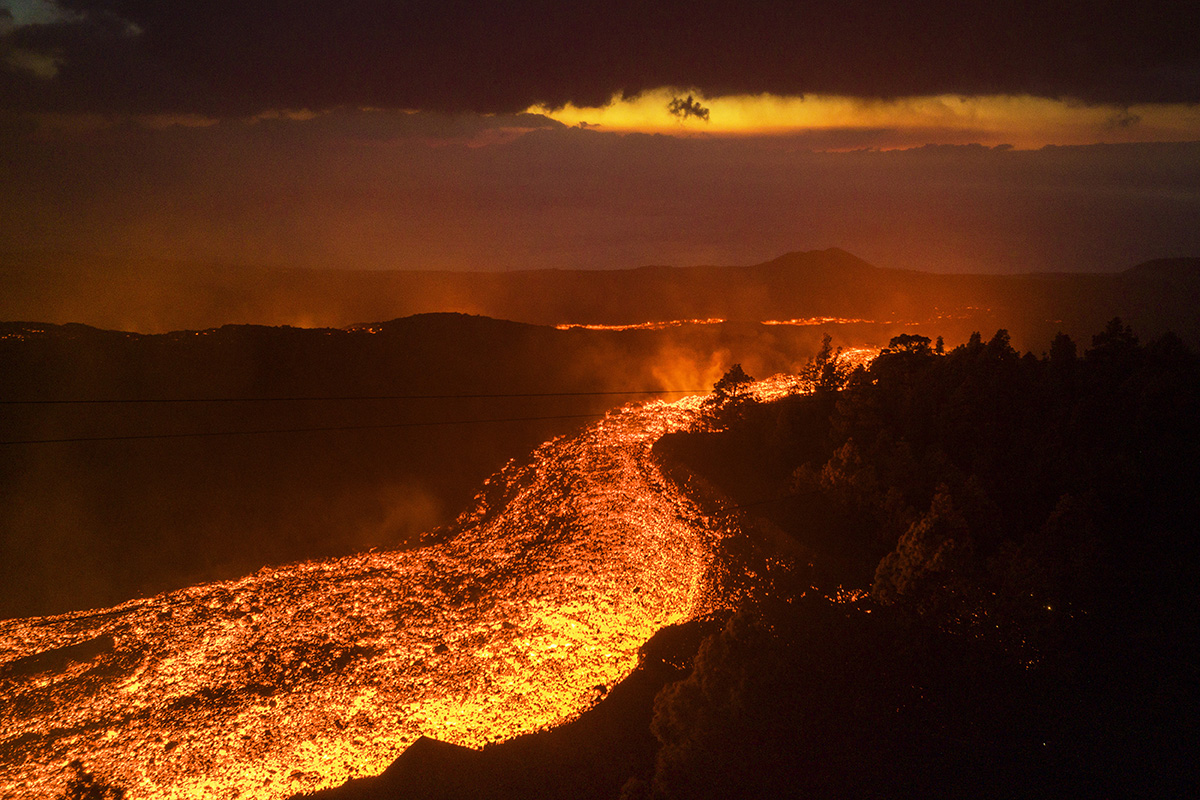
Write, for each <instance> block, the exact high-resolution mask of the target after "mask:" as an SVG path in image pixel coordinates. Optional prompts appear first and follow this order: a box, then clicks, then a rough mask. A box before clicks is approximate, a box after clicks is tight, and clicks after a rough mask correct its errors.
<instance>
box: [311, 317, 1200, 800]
mask: <svg viewBox="0 0 1200 800" xmlns="http://www.w3.org/2000/svg"><path fill="white" fill-rule="evenodd" d="M1080 350H1081V348H1080V347H1079V346H1078V345H1077V344H1076V343H1075V342H1073V341H1071V340H1070V339H1068V338H1067V337H1065V336H1060V337H1058V338H1056V339H1055V340H1054V341H1053V342H1052V343H1051V344H1050V347H1049V349H1048V351H1047V352H1046V353H1045V354H1043V355H1041V356H1035V355H1032V354H1025V355H1021V354H1019V353H1017V352H1016V351H1015V350H1014V349H1013V348H1012V347H1011V346H1010V345H1009V340H1008V337H1007V334H1006V333H1005V332H1004V331H1000V332H998V333H997V334H996V335H995V336H994V337H992V338H991V339H990V340H989V341H984V340H983V339H982V338H981V337H979V336H975V337H972V338H971V340H970V341H969V342H968V343H967V344H965V345H963V346H960V347H957V348H954V349H953V350H950V351H949V352H943V348H942V347H941V346H940V345H939V344H935V343H933V342H931V341H930V340H928V339H926V338H924V337H920V336H911V335H910V336H901V337H897V338H896V339H895V340H893V342H892V346H891V347H890V348H888V349H887V350H886V351H884V352H883V353H882V354H881V355H880V357H879V358H878V359H876V360H875V361H874V362H873V364H872V365H871V367H870V368H869V369H866V370H858V371H855V372H853V373H851V374H848V375H847V374H845V373H844V372H843V371H842V370H840V369H839V366H838V364H837V362H836V359H835V353H833V352H831V351H830V350H828V349H827V350H825V351H824V352H823V353H822V355H820V356H818V358H817V359H816V360H815V361H814V363H813V364H812V365H811V367H810V375H811V377H813V378H814V380H816V381H817V383H818V385H819V389H818V391H817V392H816V393H815V395H812V396H805V397H791V398H787V399H784V400H780V401H777V402H773V403H765V404H764V403H757V402H754V401H751V400H749V399H746V398H745V397H743V396H742V395H741V393H740V385H739V372H740V370H739V371H737V372H731V373H730V375H729V376H727V379H725V380H723V381H722V383H721V386H720V392H719V395H720V397H719V398H718V401H717V402H715V403H714V404H713V421H714V428H713V430H712V431H710V432H705V433H691V434H676V435H672V436H668V437H666V438H664V439H663V440H662V441H660V443H659V445H658V446H657V448H658V452H659V455H660V457H661V458H662V461H663V463H664V465H665V466H666V467H667V469H668V471H669V472H670V474H672V476H673V477H674V478H675V479H676V480H678V481H681V482H686V483H688V484H689V485H690V488H691V490H692V491H693V492H694V493H696V494H697V495H698V496H700V497H702V498H705V499H706V501H707V502H709V503H711V504H712V505H713V510H714V513H720V510H721V509H726V510H727V511H728V513H730V514H731V515H736V516H738V517H739V522H740V525H739V526H738V527H739V528H740V531H741V532H740V533H738V534H736V535H733V536H731V537H730V538H729V539H727V541H726V542H725V544H724V552H723V553H722V556H723V559H722V565H721V572H722V574H721V575H720V576H719V580H720V582H721V584H722V586H723V588H724V590H725V591H726V592H728V593H729V596H731V597H737V598H739V606H740V607H739V608H738V609H737V610H736V613H733V614H732V616H730V617H728V618H726V619H724V620H722V619H716V620H708V621H706V622H704V623H700V626H701V627H700V628H696V627H694V625H695V624H694V625H693V627H692V628H690V629H688V630H686V631H666V632H664V633H663V634H662V635H661V636H660V637H658V639H657V640H656V641H655V642H652V644H651V646H649V649H648V653H656V654H657V655H654V656H653V657H649V658H648V659H647V661H646V665H645V666H644V667H643V669H641V670H639V672H638V673H635V676H634V677H633V679H631V681H630V682H629V684H628V685H627V686H624V687H618V689H617V690H614V691H613V692H612V693H610V696H609V697H608V698H606V699H605V700H604V701H602V702H601V703H600V704H599V705H598V706H597V707H595V708H594V709H593V710H591V711H589V712H588V713H586V714H584V716H583V717H582V718H581V719H580V720H578V721H576V722H575V723H572V725H570V726H566V727H565V728H563V729H559V730H558V731H552V732H549V733H545V734H537V735H534V736H530V737H524V739H523V740H517V742H513V743H507V744H503V745H497V746H493V747H489V748H487V749H485V750H484V751H483V752H481V753H473V752H470V751H462V752H460V749H458V748H451V747H449V746H444V747H439V746H437V743H431V742H424V743H422V746H421V747H414V748H413V749H412V750H410V752H408V753H406V754H405V755H404V756H402V757H401V758H400V759H398V760H397V762H396V763H395V764H394V765H393V767H392V768H391V769H390V770H389V771H388V773H387V774H385V775H384V776H383V777H381V778H378V779H373V780H370V781H362V782H355V783H353V784H351V785H347V786H346V787H343V788H342V789H338V790H332V791H329V792H324V793H321V795H320V796H322V797H325V798H330V799H333V798H408V797H445V798H460V797H461V798H465V797H497V798H502V797H503V798H507V797H544V798H568V797H610V798H617V797H620V798H621V799H622V800H635V799H637V800H642V799H645V798H656V799H659V798H662V799H665V798H789V797H798V798H809V797H811V798H868V797H870V798H875V797H887V798H893V797H902V798H931V797H964V798H977V797H986V798H993V797H994V798H1009V797H1022V798H1024V797H1029V798H1034V797H1037V798H1042V797H1052V798H1059V797H1062V798H1078V797H1097V798H1099V797H1105V798H1120V797H1155V798H1163V797H1194V796H1196V793H1197V791H1198V790H1200V783H1198V778H1200V774H1198V772H1197V768H1196V764H1197V760H1196V756H1197V752H1196V751H1197V747H1196V741H1197V733H1200V731H1198V730H1197V728H1198V725H1197V722H1198V715H1197V709H1198V708H1200V705H1198V704H1197V700H1198V699H1200V698H1198V696H1197V695H1198V687H1200V682H1198V681H1197V674H1196V673H1197V665H1198V664H1200V661H1198V660H1197V655H1198V654H1197V641H1196V637H1195V632H1196V631H1197V630H1198V626H1197V622H1198V620H1197V611H1196V608H1195V602H1194V598H1195V587H1196V585H1197V582H1196V578H1197V574H1196V573H1197V568H1198V561H1197V555H1198V552H1197V550H1198V543H1197V535H1196V533H1197V530H1196V527H1197V526H1196V522H1195V520H1196V519H1197V513H1198V512H1200V508H1198V507H1197V506H1198V505H1200V503H1198V499H1197V496H1196V494H1195V492H1194V486H1193V484H1194V480H1195V475H1196V465H1197V463H1198V459H1200V360H1198V359H1197V357H1196V354H1195V353H1194V352H1192V351H1191V350H1189V349H1188V348H1187V347H1185V346H1184V345H1183V344H1182V343H1181V342H1180V341H1179V340H1178V339H1176V338H1174V337H1173V336H1170V335H1168V336H1164V337H1161V338H1158V339H1156V340H1154V341H1152V342H1149V343H1146V344H1142V343H1140V342H1139V341H1138V340H1137V338H1136V337H1135V336H1134V334H1133V332H1132V331H1131V330H1130V329H1129V328H1127V327H1125V326H1124V325H1123V324H1121V323H1120V322H1119V321H1116V320H1114V321H1113V322H1112V323H1110V324H1109V325H1108V327H1107V328H1106V329H1105V330H1104V331H1103V332H1102V333H1100V334H1099V335H1097V336H1095V337H1094V339H1093V340H1092V343H1091V347H1089V348H1086V350H1084V352H1080ZM704 626H708V627H707V630H708V631H709V635H708V636H707V637H706V638H705V639H704V641H703V643H702V644H701V645H700V646H699V648H698V650H693V649H692V647H693V646H694V644H688V642H689V638H690V641H691V642H693V643H694V641H695V636H696V634H697V633H698V632H699V633H703V632H704V630H705V627H704ZM667 651H669V652H671V653H672V655H671V656H670V658H667V659H665V660H664V658H663V656H662V653H663V652H667ZM690 653H695V655H694V657H692V658H691V659H688V658H687V656H688V654H690ZM689 660H690V670H689V669H688V668H687V667H688V663H687V662H688V661H689ZM667 662H670V663H673V664H683V666H684V669H683V670H682V671H680V670H668V669H665V668H664V666H663V665H664V664H666V663H667ZM655 690H657V694H656V695H655V696H654V700H653V703H652V705H651V702H650V699H649V698H650V696H651V695H654V691H655Z"/></svg>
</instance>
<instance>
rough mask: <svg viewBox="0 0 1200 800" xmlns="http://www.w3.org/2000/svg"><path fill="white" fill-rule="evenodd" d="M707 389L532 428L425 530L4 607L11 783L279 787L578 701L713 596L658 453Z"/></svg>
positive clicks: (692, 415)
mask: <svg viewBox="0 0 1200 800" xmlns="http://www.w3.org/2000/svg"><path fill="white" fill-rule="evenodd" d="M757 389H758V393H760V394H762V393H763V391H764V390H765V389H767V387H766V386H765V383H764V384H759V385H758V387H757ZM701 400H702V398H699V397H691V398H686V399H684V400H681V401H678V402H676V403H663V402H653V403H647V404H643V405H631V406H627V407H625V408H623V409H620V410H618V411H613V412H611V413H610V414H609V415H608V416H607V417H605V418H604V419H603V420H601V421H599V422H597V423H595V424H593V425H591V426H590V427H588V428H586V429H584V430H583V431H581V432H580V433H578V434H576V435H573V436H568V437H562V438H559V439H556V440H553V441H551V442H548V443H546V444H544V445H542V446H541V447H540V448H539V449H538V450H536V451H535V452H534V453H533V454H532V455H531V456H530V457H528V458H527V459H525V460H523V461H514V462H512V463H510V464H509V465H508V466H507V467H506V468H505V469H504V470H502V471H501V472H500V473H498V474H496V475H495V476H493V477H492V478H491V479H489V480H488V481H487V483H486V484H485V485H484V487H483V490H482V491H481V492H480V493H479V495H478V496H477V497H476V499H475V502H474V507H473V508H471V509H470V510H468V511H467V512H465V513H464V514H463V515H462V516H461V517H459V519H458V520H457V521H456V522H455V524H454V526H453V529H452V531H451V536H450V537H449V538H448V539H447V540H445V541H442V542H441V543H439V544H436V545H430V546H427V547H423V548H420V549H410V550H405V551H397V552H373V553H368V554H361V555H355V556H350V557H346V558H340V559H335V560H327V561H312V562H305V563H299V564H293V565H290V566H285V567H278V568H267V569H263V570H261V571H259V572H258V573H257V574H254V575H251V576H249V577H246V578H243V579H241V580H236V581H229V582H222V583H210V584H205V585H200V586H194V587H190V588H187V589H183V590H180V591H175V592H169V593H166V594H162V595H159V596H157V597H152V598H146V599H138V600H133V601H130V602H128V603H125V604H123V605H120V606H116V607H114V608H111V609H105V610H101V611H88V612H75V613H69V614H62V615H59V616H54V617H43V618H31V619H17V620H6V621H2V622H0V796H2V797H4V798H48V797H53V796H54V795H56V794H58V793H60V792H62V791H63V788H64V786H65V782H66V779H67V777H68V775H69V773H68V771H67V769H66V767H67V764H68V762H70V761H72V760H74V759H79V760H81V761H82V762H83V764H84V766H85V767H86V769H87V770H88V771H90V772H93V773H94V774H95V775H96V776H97V777H98V778H100V779H102V780H104V781H107V782H109V783H112V784H114V785H116V786H120V787H123V788H125V789H126V791H127V795H126V796H127V797H128V798H130V800H140V798H185V797H186V798H234V797H242V798H246V797H254V798H272V797H286V796H288V795H291V794H293V793H295V792H298V791H302V790H311V789H316V788H320V787H327V786H334V785H338V784H341V783H343V782H344V781H345V780H346V779H348V778H352V777H358V776H364V775H370V774H376V773H379V772H381V771H382V770H383V769H384V768H385V767H387V765H388V764H389V763H390V762H391V761H392V760H393V759H395V758H396V756H397V755H399V754H400V753H401V752H402V751H403V750H404V749H405V748H406V747H407V746H408V745H409V744H411V743H412V742H413V741H414V740H415V739H416V738H417V737H418V736H421V735H426V736H431V737H435V738H438V739H443V740H446V741H450V742H454V743H457V744H462V745H467V746H473V747H477V746H481V745H483V744H485V743H486V742H488V741H494V740H505V739H509V738H511V737H513V736H516V735H518V734H521V733H525V732H528V731H533V730H537V729H540V728H544V727H547V726H551V725H555V724H557V723H560V722H563V721H565V720H567V719H570V718H571V717H573V716H575V715H577V714H579V713H580V712H581V711H583V710H584V709H586V708H587V707H588V706H589V705H590V704H591V703H592V702H593V701H594V700H595V698H596V696H597V694H598V693H599V692H600V691H602V689H601V688H600V687H611V686H612V685H613V684H614V683H616V682H618V681H620V680H621V679H622V678H624V677H625V676H627V675H628V674H629V673H630V672H631V671H632V670H633V669H634V667H635V666H636V664H637V658H638V656H637V651H638V648H639V646H640V645H641V644H643V643H644V642H645V641H646V640H647V639H649V638H650V637H651V636H652V635H653V634H654V633H655V631H657V630H658V629H660V628H662V627H663V626H665V625H669V624H672V623H675V622H680V621H682V620H684V619H687V618H689V617H690V616H692V615H694V614H696V613H698V612H700V611H703V610H705V608H706V607H707V603H708V599H707V598H706V594H707V592H706V589H705V580H704V579H705V573H706V568H707V567H708V565H709V561H710V559H711V552H712V542H713V541H714V537H716V536H717V535H718V534H717V532H716V529H715V523H713V524H710V522H709V520H708V519H707V518H706V517H705V516H704V515H703V514H702V513H701V512H700V510H699V509H698V508H697V507H696V506H695V505H694V504H693V503H692V502H691V501H690V500H689V499H688V498H687V497H685V496H683V495H681V494H680V493H679V491H678V490H677V489H676V488H675V487H674V485H672V484H671V483H669V482H668V481H667V480H666V479H665V478H664V477H663V476H662V474H661V473H660V471H659V469H658V467H657V466H656V464H655V462H654V460H653V459H652V458H651V455H650V447H651V445H653V443H654V442H655V441H656V440H657V439H658V438H659V437H660V436H661V435H662V434H664V433H666V432H667V431H671V430H678V429H682V428H685V427H687V426H689V425H691V424H694V423H695V421H696V420H697V419H698V418H699V417H700V408H701Z"/></svg>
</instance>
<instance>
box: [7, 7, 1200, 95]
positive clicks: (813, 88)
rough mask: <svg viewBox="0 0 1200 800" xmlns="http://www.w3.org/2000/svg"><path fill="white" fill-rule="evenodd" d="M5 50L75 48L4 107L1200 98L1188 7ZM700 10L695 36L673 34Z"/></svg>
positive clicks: (335, 27)
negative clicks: (682, 98)
mask: <svg viewBox="0 0 1200 800" xmlns="http://www.w3.org/2000/svg"><path fill="white" fill-rule="evenodd" d="M59 7H60V8H61V9H62V10H63V12H64V13H63V15H62V18H61V19H60V20H58V21H56V22H53V23H44V24H30V25H22V26H16V27H12V26H8V27H9V28H10V29H9V30H8V32H7V33H4V34H3V38H4V39H5V42H6V44H5V46H6V47H9V48H13V49H16V50H19V51H21V52H25V53H31V54H40V55H42V56H44V57H49V56H50V55H54V56H56V57H61V65H60V67H59V69H58V71H57V73H56V74H55V75H54V76H53V78H51V79H47V78H38V77H36V76H34V75H31V74H29V72H28V71H27V70H26V71H22V70H19V69H16V68H13V67H12V66H11V65H9V66H7V67H4V68H0V108H4V109H9V110H15V109H20V110H41V111H47V110H59V111H104V112H152V113H200V114H208V115H214V116H238V115H242V116H245V115H254V114H257V113H259V112H261V111H263V110H266V109H279V108H289V109H300V108H305V109H314V110H316V109H325V108H332V107H337V106H363V107H366V106H369V107H377V108H408V109H420V110H436V111H450V112H455V111H469V112H485V113H503V112H514V111H519V110H521V109H524V108H528V107H529V106H531V105H535V104H545V105H548V106H550V107H556V106H561V105H563V104H565V103H568V102H572V103H575V104H577V105H583V106H590V105H602V104H604V103H605V102H607V101H608V100H609V98H611V97H612V96H613V95H614V94H620V95H625V96H630V95H636V94H638V93H640V92H642V91H644V90H647V89H650V88H657V87H661V86H689V87H693V88H695V89H696V90H698V91H700V92H702V93H703V94H704V95H705V96H717V95H721V94H729V93H760V92H771V93H778V94H792V95H794V94H806V93H826V94H829V93H835V94H847V95H854V96H870V97H895V96H906V95H921V94H935V93H937V94H940V93H955V94H992V93H1012V94H1033V95H1038V96H1045V97H1072V98H1076V99H1079V100H1082V101H1085V102H1112V103H1122V104H1132V103H1138V102H1152V101H1154V102H1197V101H1200V44H1198V43H1197V39H1196V37H1195V36H1194V35H1193V33H1194V26H1192V25H1191V24H1190V20H1189V19H1188V17H1189V15H1190V8H1188V6H1187V4H1185V3H1178V2H1162V1H1159V2H1149V3H1142V4H1136V5H1135V4H1127V3H1126V4H1117V3H1092V4H1087V5H1086V6H1084V5H1081V4H1079V3H1074V2H1068V1H1067V0H1051V1H1050V2H1047V3H1044V4H1041V5H1038V6H1037V7H1033V8H1030V7H1028V6H1027V4H1023V3H1016V2H1013V1H1012V0H1007V1H1002V2H998V3H993V4H989V5H987V6H984V7H979V8H972V9H971V11H970V13H969V14H966V13H964V11H963V9H962V7H961V5H959V4H952V3H950V2H948V0H940V2H932V3H926V4H920V5H918V6H913V7H911V8H907V9H906V10H905V13H904V14H896V13H894V8H893V7H892V5H891V4H885V3H882V2H868V3H861V4H857V6H856V7H855V8H853V9H849V8H847V7H846V5H845V4H844V3H840V2H833V0H816V2H812V3H805V4H803V5H800V4H795V3H791V2H784V1H783V0H769V1H768V2H765V3H759V4H755V6H754V7H753V8H747V7H746V6H745V5H744V4H741V3H732V2H718V3H714V4H710V5H707V6H706V7H704V8H703V9H702V10H701V9H697V8H696V7H695V6H694V5H693V4H691V3H687V4H685V3H683V2H680V1H679V0H670V1H669V2H665V3H657V4H653V5H652V6H647V5H645V4H643V3H634V2H632V1H631V0H616V2H612V1H611V0H610V2H603V3H602V2H599V1H598V0H581V1H580V2H577V3H570V4H563V3H558V2H549V0H533V1H532V2H525V3H520V4H499V3H490V2H462V3H455V4H446V3H444V2H441V0H438V1H437V2H434V1H433V0H415V2H410V3H404V4H397V3H389V2H383V1H382V0H348V2H345V3H337V4H324V5H312V4H298V3H274V2H254V0H248V1H247V0H242V1H239V2H234V0H177V1H176V2H172V3H160V2H151V0H60V2H59ZM681 19H686V20H687V21H688V25H687V28H688V35H687V36H663V35H662V31H664V30H676V29H677V28H678V27H679V20H681Z"/></svg>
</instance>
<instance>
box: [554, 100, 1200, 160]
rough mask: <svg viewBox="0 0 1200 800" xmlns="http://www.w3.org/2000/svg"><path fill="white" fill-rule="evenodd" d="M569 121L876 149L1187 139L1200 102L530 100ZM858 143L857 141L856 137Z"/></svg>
mask: <svg viewBox="0 0 1200 800" xmlns="http://www.w3.org/2000/svg"><path fill="white" fill-rule="evenodd" d="M685 94H691V95H693V96H696V97H697V101H698V102H699V103H700V104H701V105H703V106H704V107H705V108H707V109H709V112H710V117H709V121H707V122H705V121H701V120H697V119H694V118H689V119H687V120H683V119H680V118H679V117H677V116H673V115H672V114H671V113H670V112H669V111H668V110H667V106H668V104H669V103H670V102H671V100H672V99H673V98H675V97H679V96H682V95H685ZM530 111H532V112H534V113H539V114H545V115H546V116H549V117H552V118H553V119H556V120H558V121H559V122H563V123H565V124H568V125H580V124H584V123H585V124H586V126H589V127H590V126H596V127H599V128H601V129H602V130H612V131H620V132H626V131H628V132H633V131H639V132H644V133H666V134H673V135H716V136H755V135H757V136H778V135H790V134H799V133H806V132H837V131H847V132H851V131H878V132H880V143H879V144H878V145H876V146H878V147H880V148H881V149H888V148H893V147H907V146H911V145H913V144H920V143H933V144H967V143H979V144H984V145H989V146H995V145H1000V144H1011V145H1013V146H1014V147H1018V148H1022V149H1031V148H1037V147H1042V146H1044V145H1047V144H1061V145H1072V144H1096V143H1121V142H1164V141H1194V140H1197V139H1200V107H1198V106H1188V105H1184V104H1146V105H1136V106H1131V107H1128V108H1124V107H1118V106H1112V105H1084V104H1082V103H1077V102H1073V101H1064V100H1051V99H1046V98H1039V97H1030V96H1025V95H1022V96H1011V95H994V96H981V97H963V96H957V95H938V96H930V97H905V98H895V99H891V100H871V99H863V98H856V97H838V96H821V95H808V96H805V97H780V96H776V95H767V94H763V95H730V96H723V97H713V98H706V97H703V96H701V95H698V94H697V93H696V92H679V91H675V90H671V89H657V90H655V91H652V92H646V93H644V94H641V95H639V96H637V97H634V98H630V99H621V98H619V97H617V98H614V99H613V100H612V102H610V103H609V104H608V105H606V106H603V107H599V108H578V107H576V106H573V105H567V106H565V107H563V108H560V109H549V108H545V107H534V108H531V109H530ZM856 146H861V145H856Z"/></svg>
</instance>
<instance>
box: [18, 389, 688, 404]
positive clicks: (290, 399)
mask: <svg viewBox="0 0 1200 800" xmlns="http://www.w3.org/2000/svg"><path fill="white" fill-rule="evenodd" d="M709 391H710V390H708V389H629V390H621V391H606V392H498V393H493V394H483V393H481V394H378V395H340V396H327V395H312V396H303V395H301V396H284V397H161V398H149V399H147V398H89V399H49V398H44V399H37V400H0V405H5V406H16V405H24V406H46V405H129V404H158V403H163V404H165V403H303V402H322V401H331V402H344V401H360V400H498V399H506V398H532V397H620V396H629V395H648V394H650V395H662V394H708V392H709Z"/></svg>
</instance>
